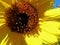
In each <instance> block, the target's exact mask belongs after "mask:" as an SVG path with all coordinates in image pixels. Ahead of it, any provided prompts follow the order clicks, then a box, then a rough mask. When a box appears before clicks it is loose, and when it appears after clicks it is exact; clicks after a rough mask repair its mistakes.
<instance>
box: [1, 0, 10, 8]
mask: <svg viewBox="0 0 60 45" xmlns="http://www.w3.org/2000/svg"><path fill="white" fill-rule="evenodd" d="M0 3H1V4H2V5H3V6H4V7H5V8H7V7H10V5H9V4H7V3H6V2H4V1H2V0H0Z"/></svg>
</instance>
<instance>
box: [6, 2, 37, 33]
mask: <svg viewBox="0 0 60 45" xmlns="http://www.w3.org/2000/svg"><path fill="white" fill-rule="evenodd" d="M5 17H6V24H7V26H8V27H9V28H10V29H11V31H13V32H19V33H25V32H28V31H32V30H33V29H34V28H35V27H36V25H37V23H38V15H37V11H36V9H35V8H34V7H33V6H31V5H30V4H29V3H27V2H18V3H15V4H13V5H11V7H10V8H8V9H7V10H6V15H5Z"/></svg>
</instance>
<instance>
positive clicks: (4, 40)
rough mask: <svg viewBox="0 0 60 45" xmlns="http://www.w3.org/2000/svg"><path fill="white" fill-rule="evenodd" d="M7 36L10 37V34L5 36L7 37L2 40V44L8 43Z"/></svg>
mask: <svg viewBox="0 0 60 45" xmlns="http://www.w3.org/2000/svg"><path fill="white" fill-rule="evenodd" d="M7 37H8V34H7V35H6V36H5V38H4V39H3V40H2V42H1V44H0V45H6V44H7V41H8V39H7Z"/></svg>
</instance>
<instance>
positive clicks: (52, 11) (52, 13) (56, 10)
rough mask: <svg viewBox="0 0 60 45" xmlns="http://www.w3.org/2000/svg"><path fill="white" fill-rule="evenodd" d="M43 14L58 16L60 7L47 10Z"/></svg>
mask: <svg viewBox="0 0 60 45" xmlns="http://www.w3.org/2000/svg"><path fill="white" fill-rule="evenodd" d="M44 15H45V16H49V17H57V16H58V17H60V8H54V9H50V10H47V11H46V12H45V14H44Z"/></svg>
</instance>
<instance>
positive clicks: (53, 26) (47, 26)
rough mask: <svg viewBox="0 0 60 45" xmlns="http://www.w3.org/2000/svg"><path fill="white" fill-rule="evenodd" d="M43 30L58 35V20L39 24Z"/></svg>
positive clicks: (59, 31) (59, 23)
mask: <svg viewBox="0 0 60 45" xmlns="http://www.w3.org/2000/svg"><path fill="white" fill-rule="evenodd" d="M40 27H41V29H42V30H43V31H47V32H49V33H52V34H55V35H60V29H59V28H60V22H56V21H46V22H43V23H42V24H41V25H40Z"/></svg>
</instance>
